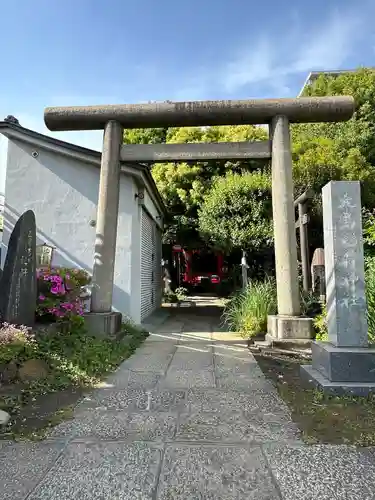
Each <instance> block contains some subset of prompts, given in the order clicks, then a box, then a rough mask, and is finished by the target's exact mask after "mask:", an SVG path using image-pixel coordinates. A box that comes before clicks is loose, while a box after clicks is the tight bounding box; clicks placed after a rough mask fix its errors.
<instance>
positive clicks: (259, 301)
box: [223, 278, 277, 339]
mask: <svg viewBox="0 0 375 500" xmlns="http://www.w3.org/2000/svg"><path fill="white" fill-rule="evenodd" d="M276 311H277V295H276V283H275V280H274V279H272V278H267V279H266V280H264V281H252V282H250V283H249V284H248V286H247V287H246V289H245V290H243V291H241V292H238V293H236V294H235V295H234V297H232V299H231V300H230V301H229V302H228V304H227V305H226V306H225V308H224V312H223V321H224V322H225V324H226V325H227V326H228V327H229V328H230V329H231V330H232V331H236V332H239V333H240V334H241V335H242V337H243V338H246V339H250V338H251V337H254V336H256V335H258V334H261V333H265V332H266V331H267V316H268V315H270V314H276Z"/></svg>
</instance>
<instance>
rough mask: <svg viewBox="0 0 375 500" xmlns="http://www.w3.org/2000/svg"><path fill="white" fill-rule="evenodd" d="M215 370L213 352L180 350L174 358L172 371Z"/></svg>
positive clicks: (171, 365) (171, 366)
mask: <svg viewBox="0 0 375 500" xmlns="http://www.w3.org/2000/svg"><path fill="white" fill-rule="evenodd" d="M208 369H209V370H213V369H214V360H213V356H212V352H210V351H209V352H197V351H189V350H188V349H184V348H179V349H178V350H177V352H176V354H175V355H174V356H173V359H172V362H171V364H170V370H172V371H173V370H208Z"/></svg>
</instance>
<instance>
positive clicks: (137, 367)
mask: <svg viewBox="0 0 375 500" xmlns="http://www.w3.org/2000/svg"><path fill="white" fill-rule="evenodd" d="M172 357H173V353H171V354H164V353H159V352H157V353H154V354H142V355H140V354H135V355H134V356H131V357H130V358H129V359H128V360H126V361H125V362H124V363H123V364H122V365H121V368H120V369H119V370H118V371H117V372H116V374H121V373H122V372H123V371H126V370H131V371H133V372H148V373H156V374H159V375H163V374H164V373H165V371H166V369H167V368H168V366H169V364H170V362H171V360H172Z"/></svg>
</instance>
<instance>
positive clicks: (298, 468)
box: [263, 444, 375, 500]
mask: <svg viewBox="0 0 375 500" xmlns="http://www.w3.org/2000/svg"><path fill="white" fill-rule="evenodd" d="M263 450H264V452H265V454H266V457H267V460H268V463H269V465H270V467H271V469H272V472H273V474H274V477H275V479H276V481H277V483H278V484H279V486H280V489H281V492H282V495H283V499H284V500H373V499H374V498H375V460H374V458H375V456H374V454H373V453H372V452H371V451H368V450H365V449H363V450H361V449H356V448H355V447H354V446H343V445H341V446H332V445H314V446H304V445H276V444H274V445H273V444H272V445H271V444H269V445H264V447H263Z"/></svg>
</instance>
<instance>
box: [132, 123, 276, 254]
mask: <svg viewBox="0 0 375 500" xmlns="http://www.w3.org/2000/svg"><path fill="white" fill-rule="evenodd" d="M162 130H163V131H164V130H165V129H162ZM266 136H267V133H266V131H265V130H264V129H263V128H261V127H253V126H246V125H242V126H238V127H235V126H221V127H181V128H170V129H168V130H167V132H166V134H165V135H164V132H161V131H160V129H145V130H144V131H140V130H135V131H126V133H125V138H124V142H126V143H141V144H144V143H149V144H155V143H160V142H166V143H170V144H176V143H180V144H183V143H190V142H193V143H194V142H226V141H228V142H231V141H241V142H242V141H250V140H262V139H265V138H266ZM258 167H259V163H258V162H256V161H253V160H250V161H242V162H234V163H232V162H223V161H221V162H220V161H206V162H193V163H191V162H190V163H186V162H181V163H159V164H155V165H154V166H153V168H152V174H153V177H154V179H155V182H156V185H157V187H158V189H159V191H160V193H161V195H162V197H163V199H164V201H165V203H166V206H167V208H168V210H169V213H170V214H171V216H170V220H169V221H168V222H169V227H168V230H167V232H166V235H165V239H166V241H178V242H179V243H180V244H182V245H184V246H186V247H194V246H201V245H202V241H201V238H200V236H199V228H198V210H199V208H200V206H201V205H202V203H203V201H204V199H205V195H206V193H207V192H208V190H209V189H210V187H211V185H212V182H213V181H214V179H216V178H217V177H221V176H225V175H226V173H227V172H229V171H232V172H237V173H239V172H242V170H244V169H247V170H249V169H250V170H254V169H256V168H258Z"/></svg>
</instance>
